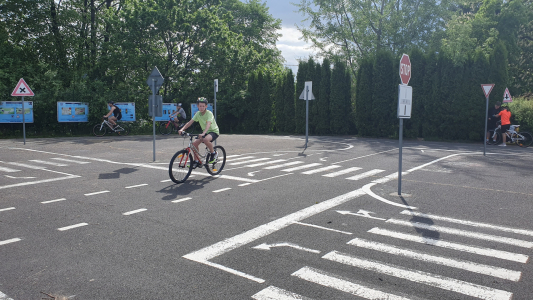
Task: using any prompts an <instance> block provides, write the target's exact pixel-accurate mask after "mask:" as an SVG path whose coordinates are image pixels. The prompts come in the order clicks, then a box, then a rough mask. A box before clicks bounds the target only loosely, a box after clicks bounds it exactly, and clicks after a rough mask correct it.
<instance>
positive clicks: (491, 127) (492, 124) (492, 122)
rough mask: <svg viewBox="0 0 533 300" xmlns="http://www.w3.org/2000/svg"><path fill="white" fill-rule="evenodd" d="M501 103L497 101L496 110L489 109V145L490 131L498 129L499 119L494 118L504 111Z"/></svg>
mask: <svg viewBox="0 0 533 300" xmlns="http://www.w3.org/2000/svg"><path fill="white" fill-rule="evenodd" d="M501 105H502V104H501V102H500V101H497V102H496V103H495V104H494V108H490V109H489V114H488V119H487V144H489V139H490V135H489V131H491V130H494V129H496V127H498V126H497V125H496V123H497V122H498V117H494V116H495V115H497V114H499V113H500V111H502V108H501Z"/></svg>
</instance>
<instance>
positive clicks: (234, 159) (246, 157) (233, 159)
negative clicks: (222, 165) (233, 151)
mask: <svg viewBox="0 0 533 300" xmlns="http://www.w3.org/2000/svg"><path fill="white" fill-rule="evenodd" d="M254 157H255V156H243V157H236V158H232V159H228V156H226V162H230V161H237V160H243V159H249V158H254Z"/></svg>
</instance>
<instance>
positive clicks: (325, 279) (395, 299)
mask: <svg viewBox="0 0 533 300" xmlns="http://www.w3.org/2000/svg"><path fill="white" fill-rule="evenodd" d="M291 276H295V277H297V278H300V279H303V280H306V281H309V282H312V283H316V284H319V285H322V286H326V287H330V288H334V289H336V290H339V291H343V292H345V293H349V294H352V295H355V296H359V297H362V298H365V299H372V300H382V299H387V300H409V298H405V297H401V296H397V295H393V294H389V293H385V292H382V291H378V290H375V289H371V288H369V287H366V286H364V285H362V284H360V283H355V282H351V281H349V280H347V279H343V278H340V276H336V275H333V274H331V273H328V272H324V271H322V270H318V269H315V268H310V267H303V268H301V269H300V270H298V271H296V272H294V273H292V274H291Z"/></svg>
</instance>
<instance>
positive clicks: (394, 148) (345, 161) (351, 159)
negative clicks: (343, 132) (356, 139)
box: [336, 146, 399, 164]
mask: <svg viewBox="0 0 533 300" xmlns="http://www.w3.org/2000/svg"><path fill="white" fill-rule="evenodd" d="M352 147H353V146H352ZM395 150H399V148H394V149H390V150H385V151H381V152H376V153H372V154H367V155H363V156H359V157H354V158H350V159H347V160H342V161H338V162H336V164H340V163H343V162H347V161H352V160H356V159H360V158H365V157H369V156H374V155H378V154H381V153H386V152H391V151H395Z"/></svg>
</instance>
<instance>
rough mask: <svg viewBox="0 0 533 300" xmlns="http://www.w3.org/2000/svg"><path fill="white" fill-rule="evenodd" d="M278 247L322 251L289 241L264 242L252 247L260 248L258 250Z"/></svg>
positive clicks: (312, 251) (314, 251) (313, 251)
mask: <svg viewBox="0 0 533 300" xmlns="http://www.w3.org/2000/svg"><path fill="white" fill-rule="evenodd" d="M276 247H289V248H293V249H297V250H302V251H305V252H311V253H320V251H319V250H314V249H310V248H306V247H302V246H300V245H296V244H293V243H287V242H280V243H273V244H267V243H263V244H260V245H257V246H255V247H252V248H253V249H258V250H266V251H270V248H276Z"/></svg>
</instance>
